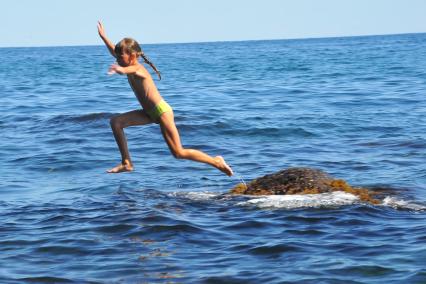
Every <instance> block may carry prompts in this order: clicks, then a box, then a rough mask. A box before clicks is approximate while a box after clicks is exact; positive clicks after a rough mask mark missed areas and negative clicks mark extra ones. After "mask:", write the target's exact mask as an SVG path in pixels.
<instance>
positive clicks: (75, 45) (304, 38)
mask: <svg viewBox="0 0 426 284" xmlns="http://www.w3.org/2000/svg"><path fill="white" fill-rule="evenodd" d="M416 34H426V32H407V33H389V34H386V33H385V34H363V35H344V36H318V37H315V36H313V37H300V38H298V37H295V38H265V39H242V40H206V41H187V42H186V41H182V42H157V43H143V45H144V46H145V45H171V44H199V43H227V42H229V43H232V42H247V41H282V40H283V41H287V40H288V41H292V40H315V39H336V38H356V37H376V36H398V35H416ZM85 46H86V47H88V46H103V44H70V45H23V46H13V45H11V46H0V48H49V47H85Z"/></svg>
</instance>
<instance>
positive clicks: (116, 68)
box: [108, 64, 145, 78]
mask: <svg viewBox="0 0 426 284" xmlns="http://www.w3.org/2000/svg"><path fill="white" fill-rule="evenodd" d="M115 73H117V74H120V75H127V74H136V76H139V77H141V78H145V74H144V73H143V72H142V70H141V67H140V66H138V65H131V66H127V67H122V66H120V65H118V64H112V65H111V66H110V67H109V70H108V74H109V75H112V74H115Z"/></svg>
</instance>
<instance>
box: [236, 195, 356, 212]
mask: <svg viewBox="0 0 426 284" xmlns="http://www.w3.org/2000/svg"><path fill="white" fill-rule="evenodd" d="M358 200H359V199H358V197H357V196H355V195H353V194H350V193H346V192H342V191H336V192H330V193H321V194H303V195H268V196H261V197H255V198H252V199H250V200H247V201H244V202H239V203H237V205H242V206H250V205H251V206H253V205H254V206H256V207H259V208H285V209H295V208H303V207H335V206H342V205H350V204H353V203H355V202H357V201H358Z"/></svg>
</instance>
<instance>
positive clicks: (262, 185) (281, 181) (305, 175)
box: [231, 168, 380, 204]
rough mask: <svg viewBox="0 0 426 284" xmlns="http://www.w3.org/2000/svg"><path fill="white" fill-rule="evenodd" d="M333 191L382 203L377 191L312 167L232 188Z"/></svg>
mask: <svg viewBox="0 0 426 284" xmlns="http://www.w3.org/2000/svg"><path fill="white" fill-rule="evenodd" d="M333 191H344V192H348V193H351V194H354V195H356V196H358V197H359V199H360V200H362V201H366V202H370V203H373V204H378V203H380V201H379V200H377V199H375V198H374V196H375V195H376V193H374V192H370V191H369V190H368V189H365V188H358V187H352V186H350V185H349V184H348V183H347V182H346V181H344V180H342V179H335V178H333V177H332V176H330V175H329V174H327V173H326V172H323V171H321V170H318V169H312V168H289V169H286V170H282V171H279V172H277V173H274V174H270V175H265V176H263V177H260V178H257V179H254V180H253V181H251V182H249V183H248V184H247V185H246V184H243V183H240V184H238V185H237V186H235V187H234V188H233V189H232V190H231V193H232V194H247V195H284V194H317V193H325V192H333Z"/></svg>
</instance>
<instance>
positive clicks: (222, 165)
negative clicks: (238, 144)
mask: <svg viewBox="0 0 426 284" xmlns="http://www.w3.org/2000/svg"><path fill="white" fill-rule="evenodd" d="M214 160H215V161H216V168H217V169H218V170H220V171H221V172H223V173H225V174H226V175H228V176H232V175H233V174H234V172H233V171H232V169H231V167H230V166H228V164H227V163H226V162H225V160H224V159H223V157H222V156H217V157H215V158H214Z"/></svg>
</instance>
